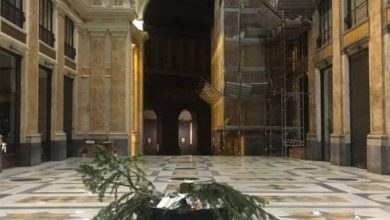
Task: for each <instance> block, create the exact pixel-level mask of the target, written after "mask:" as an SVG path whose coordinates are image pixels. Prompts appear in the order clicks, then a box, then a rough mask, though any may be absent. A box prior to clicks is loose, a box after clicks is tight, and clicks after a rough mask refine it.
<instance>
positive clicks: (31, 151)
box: [19, 0, 42, 166]
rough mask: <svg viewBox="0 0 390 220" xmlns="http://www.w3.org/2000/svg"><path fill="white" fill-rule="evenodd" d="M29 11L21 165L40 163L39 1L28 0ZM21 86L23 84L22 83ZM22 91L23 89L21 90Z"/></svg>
mask: <svg viewBox="0 0 390 220" xmlns="http://www.w3.org/2000/svg"><path fill="white" fill-rule="evenodd" d="M27 4H29V6H28V8H29V13H28V14H27V15H28V17H27V18H26V19H27V20H28V26H27V30H28V31H27V32H28V35H27V45H28V47H29V49H30V50H29V52H28V54H27V56H26V60H27V68H26V71H25V72H24V74H26V75H25V76H22V79H23V78H24V79H25V90H24V92H25V94H22V97H24V99H22V101H21V102H22V103H23V102H24V103H26V111H25V112H21V120H22V121H25V123H26V131H25V132H24V131H22V132H21V133H25V134H26V136H25V137H21V145H20V153H19V161H20V165H22V166H33V165H37V164H40V163H41V160H42V158H41V135H40V134H39V133H38V83H39V82H38V80H39V78H38V74H39V69H38V66H39V56H38V51H39V34H38V33H39V32H38V28H37V27H39V23H38V22H39V19H38V17H39V1H38V0H30V1H28V3H27ZM22 86H23V85H22ZM22 91H23V90H22Z"/></svg>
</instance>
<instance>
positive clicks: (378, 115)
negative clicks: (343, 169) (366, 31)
mask: <svg viewBox="0 0 390 220" xmlns="http://www.w3.org/2000/svg"><path fill="white" fill-rule="evenodd" d="M368 8H369V9H368V11H369V19H370V41H369V66H370V107H371V108H370V114H371V117H370V122H371V131H370V134H369V135H368V137H367V170H368V171H369V172H374V173H380V174H390V146H389V145H388V136H387V134H386V128H385V122H386V115H385V103H386V102H388V100H386V99H384V96H385V87H384V79H385V76H384V74H385V72H384V59H385V58H384V52H383V51H384V50H383V49H384V48H383V45H384V44H383V43H384V40H383V36H384V35H383V32H384V29H383V28H381V27H384V16H385V15H384V14H383V13H382V12H383V11H384V10H383V9H384V3H383V1H368Z"/></svg>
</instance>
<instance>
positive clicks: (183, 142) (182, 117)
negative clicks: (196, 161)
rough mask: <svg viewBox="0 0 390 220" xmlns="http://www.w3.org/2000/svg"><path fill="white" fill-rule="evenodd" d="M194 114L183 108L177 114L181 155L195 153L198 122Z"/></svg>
mask: <svg viewBox="0 0 390 220" xmlns="http://www.w3.org/2000/svg"><path fill="white" fill-rule="evenodd" d="M194 116H195V115H194V114H191V112H190V111H188V110H187V109H184V110H183V111H181V112H180V114H179V124H178V135H179V140H178V145H179V147H180V153H181V155H189V154H191V155H192V154H196V152H197V145H198V132H197V130H198V123H197V120H196V118H195V117H194Z"/></svg>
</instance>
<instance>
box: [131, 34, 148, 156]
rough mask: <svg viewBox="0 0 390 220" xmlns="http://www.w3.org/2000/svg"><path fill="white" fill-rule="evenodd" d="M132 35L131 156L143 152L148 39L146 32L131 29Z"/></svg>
mask: <svg viewBox="0 0 390 220" xmlns="http://www.w3.org/2000/svg"><path fill="white" fill-rule="evenodd" d="M131 33H132V37H133V39H132V55H131V56H132V58H131V61H132V67H133V68H132V74H131V77H130V81H131V105H132V106H131V112H132V114H131V128H130V135H131V145H130V154H131V155H135V154H138V153H142V152H143V149H142V148H143V144H142V138H143V135H142V134H143V111H144V106H143V105H144V103H143V94H144V91H143V84H144V83H143V81H144V80H143V79H144V70H143V69H144V67H143V65H144V62H143V59H144V42H145V40H146V39H147V38H148V35H147V33H146V32H142V31H139V30H136V29H133V28H132V29H131Z"/></svg>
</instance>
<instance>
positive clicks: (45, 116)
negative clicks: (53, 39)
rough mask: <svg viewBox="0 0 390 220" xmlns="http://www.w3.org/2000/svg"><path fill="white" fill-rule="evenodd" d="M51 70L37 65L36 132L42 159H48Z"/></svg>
mask: <svg viewBox="0 0 390 220" xmlns="http://www.w3.org/2000/svg"><path fill="white" fill-rule="evenodd" d="M51 81H52V70H51V69H49V68H47V67H44V66H39V86H38V88H39V89H38V132H39V133H40V134H41V146H42V161H49V160H50V144H51Z"/></svg>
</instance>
